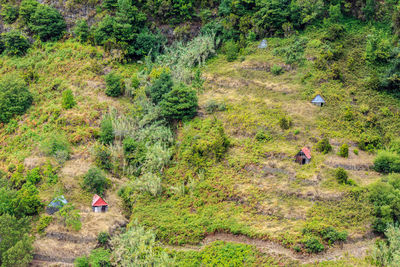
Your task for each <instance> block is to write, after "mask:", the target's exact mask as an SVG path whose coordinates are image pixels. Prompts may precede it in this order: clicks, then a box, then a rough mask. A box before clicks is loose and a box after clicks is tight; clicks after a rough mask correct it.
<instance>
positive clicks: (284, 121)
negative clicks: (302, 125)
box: [279, 116, 292, 130]
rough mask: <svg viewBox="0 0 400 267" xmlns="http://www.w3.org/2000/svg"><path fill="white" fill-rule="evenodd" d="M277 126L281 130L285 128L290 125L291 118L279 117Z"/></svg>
mask: <svg viewBox="0 0 400 267" xmlns="http://www.w3.org/2000/svg"><path fill="white" fill-rule="evenodd" d="M279 126H280V127H281V129H282V130H287V129H289V128H290V127H292V119H291V118H290V117H286V116H285V117H281V118H280V119H279Z"/></svg>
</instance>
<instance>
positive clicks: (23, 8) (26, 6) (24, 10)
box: [19, 0, 39, 25]
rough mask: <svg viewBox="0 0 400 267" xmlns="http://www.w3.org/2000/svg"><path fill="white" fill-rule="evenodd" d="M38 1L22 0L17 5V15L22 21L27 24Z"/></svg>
mask: <svg viewBox="0 0 400 267" xmlns="http://www.w3.org/2000/svg"><path fill="white" fill-rule="evenodd" d="M38 5H39V2H38V1H36V0H23V1H22V2H21V4H20V6H19V15H20V17H21V18H22V21H23V22H24V23H25V24H26V25H28V24H29V23H30V22H31V17H32V15H33V14H34V13H35V11H36V8H37V6H38Z"/></svg>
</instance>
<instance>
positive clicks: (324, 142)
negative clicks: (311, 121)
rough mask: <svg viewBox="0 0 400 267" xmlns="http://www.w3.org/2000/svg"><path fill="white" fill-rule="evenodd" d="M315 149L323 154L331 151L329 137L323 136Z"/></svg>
mask: <svg viewBox="0 0 400 267" xmlns="http://www.w3.org/2000/svg"><path fill="white" fill-rule="evenodd" d="M316 149H317V151H318V152H321V153H323V154H328V153H329V152H331V151H332V146H331V144H330V143H329V139H328V138H326V137H325V138H322V139H321V140H319V141H318V143H317V147H316Z"/></svg>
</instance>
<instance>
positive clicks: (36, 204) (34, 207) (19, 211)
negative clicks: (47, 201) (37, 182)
mask: <svg viewBox="0 0 400 267" xmlns="http://www.w3.org/2000/svg"><path fill="white" fill-rule="evenodd" d="M13 206H14V209H15V215H16V216H17V217H23V216H31V215H36V214H38V213H39V211H40V209H41V208H42V207H43V204H42V202H41V201H40V198H39V191H38V190H37V188H36V186H34V185H32V184H30V183H26V184H24V185H23V186H22V188H21V189H20V190H18V191H17V194H16V197H15V199H13Z"/></svg>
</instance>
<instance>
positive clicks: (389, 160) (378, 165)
mask: <svg viewBox="0 0 400 267" xmlns="http://www.w3.org/2000/svg"><path fill="white" fill-rule="evenodd" d="M374 169H375V171H377V172H381V173H391V172H400V155H398V154H397V153H393V152H390V151H379V152H378V155H377V156H376V158H375V160H374Z"/></svg>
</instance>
